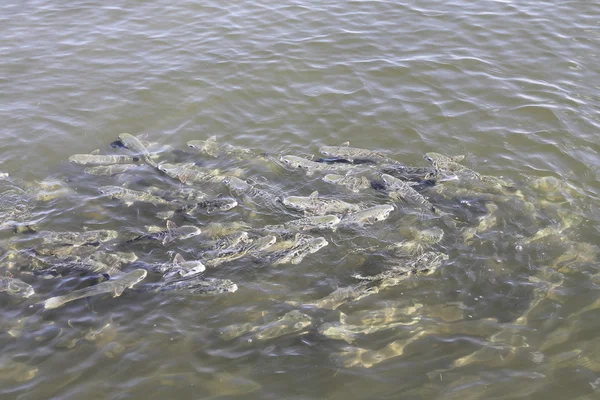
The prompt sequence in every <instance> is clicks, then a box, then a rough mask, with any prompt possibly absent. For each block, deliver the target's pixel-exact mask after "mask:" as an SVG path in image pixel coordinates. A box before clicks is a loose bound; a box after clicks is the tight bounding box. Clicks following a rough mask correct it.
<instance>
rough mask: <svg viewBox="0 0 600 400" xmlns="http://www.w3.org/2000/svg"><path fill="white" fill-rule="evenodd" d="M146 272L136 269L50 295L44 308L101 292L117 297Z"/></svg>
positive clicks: (142, 277) (141, 278)
mask: <svg viewBox="0 0 600 400" xmlns="http://www.w3.org/2000/svg"><path fill="white" fill-rule="evenodd" d="M147 274H148V272H147V271H146V270H145V269H136V270H134V271H131V272H129V273H127V274H125V275H121V276H119V277H117V278H115V279H112V280H108V281H104V282H101V283H98V284H97V285H94V286H89V287H86V288H83V289H78V290H74V291H72V292H71V293H68V294H66V295H64V296H56V297H52V298H50V299H48V300H46V301H44V308H45V309H52V308H57V307H60V306H62V305H64V304H66V303H69V302H71V301H73V300H77V299H81V298H84V297H91V296H96V295H98V294H103V293H112V295H113V297H118V296H120V295H121V294H122V293H123V291H124V290H125V289H127V288H132V287H133V286H134V285H135V284H137V283H138V282H140V281H142V280H143V279H144V278H145V277H146V275H147Z"/></svg>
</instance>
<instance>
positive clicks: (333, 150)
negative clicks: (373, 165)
mask: <svg viewBox="0 0 600 400" xmlns="http://www.w3.org/2000/svg"><path fill="white" fill-rule="evenodd" d="M319 153H321V154H323V155H325V156H328V157H340V158H344V159H346V160H349V161H353V160H355V159H370V160H376V161H385V162H395V161H394V160H391V159H390V158H389V157H388V156H386V155H385V154H383V153H380V152H378V151H372V150H367V149H359V148H356V147H350V142H345V143H342V145H341V146H322V147H320V148H319Z"/></svg>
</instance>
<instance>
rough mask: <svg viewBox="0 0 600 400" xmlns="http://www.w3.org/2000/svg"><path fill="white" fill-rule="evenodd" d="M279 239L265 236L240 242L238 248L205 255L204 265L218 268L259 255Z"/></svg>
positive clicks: (215, 251) (205, 253) (210, 252)
mask: <svg viewBox="0 0 600 400" xmlns="http://www.w3.org/2000/svg"><path fill="white" fill-rule="evenodd" d="M276 241H277V238H276V237H275V236H273V235H267V236H263V237H261V238H258V239H256V240H253V241H247V242H240V243H239V244H238V245H236V246H232V247H228V248H225V249H220V250H214V251H208V252H204V253H203V259H205V261H204V264H205V265H206V266H207V267H216V266H219V265H221V264H223V263H226V262H230V261H234V260H238V259H240V258H242V257H244V256H245V255H247V254H251V255H254V254H257V253H259V252H261V251H263V250H265V249H268V248H269V247H271V246H272V245H273V244H274V243H275V242H276Z"/></svg>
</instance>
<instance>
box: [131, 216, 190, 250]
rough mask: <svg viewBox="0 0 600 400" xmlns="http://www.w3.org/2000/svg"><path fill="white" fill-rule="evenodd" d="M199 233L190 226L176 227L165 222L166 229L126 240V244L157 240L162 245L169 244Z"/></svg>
mask: <svg viewBox="0 0 600 400" xmlns="http://www.w3.org/2000/svg"><path fill="white" fill-rule="evenodd" d="M200 233H201V231H200V228H198V227H196V226H192V225H183V226H177V224H175V222H173V221H170V220H169V221H167V229H165V230H161V231H158V232H152V233H147V234H144V235H140V236H138V237H136V238H133V239H131V240H128V241H127V242H126V243H132V242H138V241H140V240H144V239H149V240H158V241H160V242H161V243H162V244H167V243H171V242H172V241H174V240H185V239H188V238H191V237H193V236H197V235H199V234H200Z"/></svg>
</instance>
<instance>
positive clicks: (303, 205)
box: [281, 191, 361, 215]
mask: <svg viewBox="0 0 600 400" xmlns="http://www.w3.org/2000/svg"><path fill="white" fill-rule="evenodd" d="M281 202H282V203H283V205H284V206H286V207H289V208H292V209H294V210H297V211H302V212H304V214H307V215H310V214H312V215H325V214H330V213H339V214H345V213H348V212H356V211H360V208H361V207H360V206H359V205H357V204H350V203H346V202H345V201H342V200H338V199H331V198H329V199H327V198H321V197H319V192H317V191H314V192H312V193H311V194H310V196H308V197H303V196H288V197H285V198H283V199H282V200H281Z"/></svg>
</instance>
